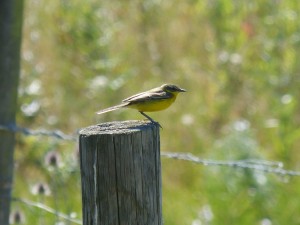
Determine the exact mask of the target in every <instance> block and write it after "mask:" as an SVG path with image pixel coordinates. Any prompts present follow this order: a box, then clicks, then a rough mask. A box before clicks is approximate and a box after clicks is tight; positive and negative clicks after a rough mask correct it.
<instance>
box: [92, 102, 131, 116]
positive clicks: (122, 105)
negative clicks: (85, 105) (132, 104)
mask: <svg viewBox="0 0 300 225" xmlns="http://www.w3.org/2000/svg"><path fill="white" fill-rule="evenodd" d="M128 104H129V103H128V102H124V103H122V104H120V105H116V106H112V107H109V108H107V109H102V110H100V111H98V112H96V114H102V113H107V112H110V111H114V110H117V109H120V108H122V107H125V106H127V105H128Z"/></svg>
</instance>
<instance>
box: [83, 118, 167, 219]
mask: <svg viewBox="0 0 300 225" xmlns="http://www.w3.org/2000/svg"><path fill="white" fill-rule="evenodd" d="M79 150H80V166H81V184H82V207H83V211H82V212H83V224H84V225H100V224H101V225H108V224H109V225H120V224H128V225H135V224H136V225H150V224H151V225H161V224H162V206H161V201H162V191H161V165H160V139H159V127H158V126H157V125H155V124H152V123H149V122H144V121H122V122H110V123H103V124H99V125H94V126H90V127H87V128H84V129H83V130H81V131H80V146H79Z"/></svg>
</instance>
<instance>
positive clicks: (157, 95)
mask: <svg viewBox="0 0 300 225" xmlns="http://www.w3.org/2000/svg"><path fill="white" fill-rule="evenodd" d="M171 97H172V94H171V93H168V92H165V91H157V92H143V93H140V94H137V95H134V96H131V97H129V98H126V99H124V100H123V102H124V103H125V102H127V103H129V104H134V103H139V102H145V101H149V100H164V99H169V98H171Z"/></svg>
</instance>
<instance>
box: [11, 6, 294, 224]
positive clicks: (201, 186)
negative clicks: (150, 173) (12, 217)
mask: <svg viewBox="0 0 300 225" xmlns="http://www.w3.org/2000/svg"><path fill="white" fill-rule="evenodd" d="M45 5H47V7H46V8H45ZM299 7H300V5H299V4H298V3H297V2H296V1H292V0H287V1H251V2H246V1H176V0H175V1H169V0H168V1H161V2H160V1H131V2H122V1H117V2H116V1H104V2H99V1H94V0H90V1H85V2H84V1H73V2H72V4H71V3H68V2H67V1H51V2H45V1H44V0H39V1H33V0H30V1H27V2H26V8H25V14H24V15H25V17H24V32H23V35H24V36H23V49H22V77H21V84H20V98H19V104H20V109H21V110H20V112H18V118H17V119H18V123H19V124H21V125H22V126H26V127H31V128H39V127H43V128H48V129H61V130H63V131H65V132H67V133H68V132H70V133H71V132H74V131H75V130H76V129H78V128H80V127H85V126H88V125H90V124H93V123H100V122H104V121H111V120H125V119H142V117H141V116H140V115H139V114H138V113H136V112H134V111H130V110H127V111H126V110H124V111H121V112H117V113H110V114H105V115H103V116H101V117H100V116H96V115H95V114H94V112H95V111H97V110H99V109H101V108H105V107H108V106H111V105H113V104H116V103H119V102H120V101H121V100H122V99H123V98H125V97H127V96H130V95H132V94H134V93H136V92H140V91H142V90H147V89H149V88H152V87H156V86H159V85H161V84H162V83H175V84H178V85H180V86H182V87H183V88H185V89H187V90H188V92H187V93H185V94H183V95H181V96H179V97H178V99H177V101H176V103H175V104H174V105H173V106H172V107H171V108H170V109H168V111H165V112H159V113H153V114H151V115H152V116H153V118H155V120H157V121H160V123H161V124H162V126H163V127H164V129H163V130H162V132H161V145H162V150H165V151H174V152H191V153H193V154H196V155H198V156H200V157H203V158H211V159H223V160H226V159H227V160H235V159H249V158H250V159H251V158H258V159H267V160H275V161H281V162H283V163H284V164H285V166H286V167H287V168H289V169H295V170H296V169H298V167H299V165H298V162H299V154H298V150H299V147H300V142H299V136H300V130H299V123H300V117H299V115H300V114H299V103H298V101H297V96H299V94H300V93H299V81H300V80H299V71H300V67H299V64H298V59H299V54H300V51H299V50H300V29H299V26H298V21H299V15H298V14H299V10H300V8H299ZM34 82H35V83H34ZM187 99H188V100H187ZM33 102H34V103H35V104H33V105H30V104H32V103H33ZM30 106H31V108H30ZM32 106H35V107H32ZM26 107H27V108H26ZM26 109H27V110H26ZM171 130H172V132H171ZM76 149H77V146H76V144H73V143H65V142H61V141H57V140H54V139H51V138H49V139H48V138H32V137H30V138H28V137H22V136H20V137H18V148H17V150H16V157H15V159H16V165H18V166H16V170H15V186H14V195H15V196H18V197H22V198H28V199H33V200H37V201H41V199H39V198H41V197H38V196H34V195H33V194H32V193H31V192H30V188H31V186H33V185H34V184H35V183H39V182H45V183H47V184H48V185H49V187H50V189H51V190H52V191H51V195H50V196H45V197H42V198H43V202H44V203H45V204H46V205H49V206H51V207H53V208H56V209H58V210H59V211H62V212H64V213H71V212H75V213H76V214H77V216H78V217H79V218H80V217H81V203H80V178H79V169H78V164H76V163H75V165H74V164H72V163H70V159H72V157H73V156H74V151H76ZM53 150H56V151H57V152H58V153H59V154H60V155H61V159H62V161H63V164H64V166H63V168H59V176H57V174H53V171H49V170H48V169H47V167H46V166H45V165H44V161H43V158H44V157H45V155H46V154H47V153H48V152H49V151H53ZM162 163H163V164H162V166H163V194H164V196H163V206H164V207H163V211H164V222H165V224H167V225H168V224H172V225H176V224H178V225H179V224H180V225H182V224H197V222H199V221H201V224H263V221H267V220H269V221H270V222H271V223H272V224H299V220H300V217H299V216H297V215H295V214H293V213H292V212H294V210H296V209H297V208H299V207H300V205H299V202H298V201H297V198H295V197H294V196H297V195H298V192H299V191H298V190H299V181H298V178H297V177H295V178H289V177H287V178H281V177H277V176H275V175H270V174H260V173H257V172H254V171H248V170H237V169H233V168H229V169H220V168H214V167H205V166H197V165H191V164H189V163H186V162H180V161H173V160H169V159H164V160H163V161H162ZM66 199H67V201H66ZM13 207H14V208H17V209H18V208H21V210H22V211H24V214H25V216H26V221H27V223H28V224H37V220H42V221H43V223H44V224H52V223H53V222H54V221H56V217H55V216H48V214H45V213H43V212H40V211H38V210H35V209H31V208H29V207H27V206H24V205H23V206H22V205H20V204H18V203H14V205H13ZM193 221H194V223H193Z"/></svg>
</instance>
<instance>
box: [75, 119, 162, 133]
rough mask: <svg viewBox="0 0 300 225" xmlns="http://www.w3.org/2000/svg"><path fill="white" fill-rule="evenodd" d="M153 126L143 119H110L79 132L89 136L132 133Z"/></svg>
mask: <svg viewBox="0 0 300 225" xmlns="http://www.w3.org/2000/svg"><path fill="white" fill-rule="evenodd" d="M155 126H156V125H155V124H153V123H151V122H150V121H143V120H127V121H112V122H105V123H100V124H97V125H92V126H89V127H85V128H83V129H81V130H80V131H79V134H80V135H86V136H91V135H98V134H113V133H114V134H120V133H132V132H138V131H140V130H144V129H149V128H154V127H155Z"/></svg>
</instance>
